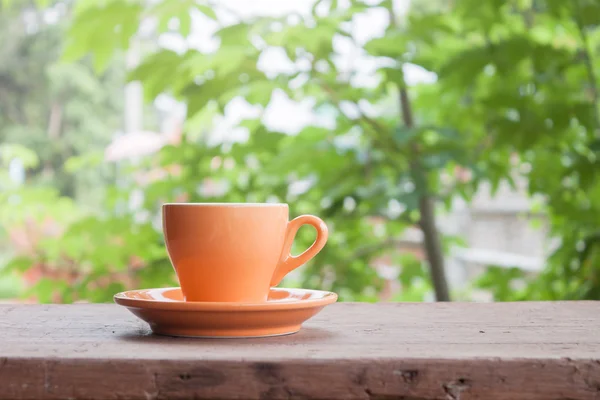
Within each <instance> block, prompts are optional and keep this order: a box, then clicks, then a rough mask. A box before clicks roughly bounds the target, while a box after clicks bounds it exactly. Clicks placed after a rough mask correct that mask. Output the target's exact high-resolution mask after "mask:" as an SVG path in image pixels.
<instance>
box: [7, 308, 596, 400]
mask: <svg viewBox="0 0 600 400" xmlns="http://www.w3.org/2000/svg"><path fill="white" fill-rule="evenodd" d="M0 398H10V399H25V398H28V399H57V398H85V399H93V398H94V399H144V400H147V399H192V398H194V399H196V398H197V399H208V398H211V399H234V398H235V399H241V398H248V399H313V398H319V399H321V398H323V399H325V398H330V399H370V400H375V399H406V400H408V399H410V400H416V399H427V400H432V399H440V400H441V399H444V400H468V399H489V400H493V399H507V400H511V399H544V400H551V399H554V400H558V399H563V400H564V399H600V302H572V303H513V304H510V303H496V304H458V303H453V304H354V303H346V304H335V305H333V306H330V307H327V308H326V309H325V310H324V311H323V312H322V313H321V314H319V315H317V316H316V317H315V318H314V319H312V320H310V321H309V322H308V323H306V325H305V327H304V328H303V330H302V331H301V332H300V333H298V334H295V335H291V336H286V337H277V338H265V339H246V340H243V339H221V340H218V339H210V340H209V339H181V338H170V337H160V336H155V335H152V334H151V333H150V332H149V330H148V328H147V326H146V325H145V324H144V323H142V322H140V321H138V320H137V319H136V318H135V317H134V316H133V315H131V314H130V313H129V312H128V311H127V310H125V309H122V308H120V307H118V306H116V305H112V304H110V305H109V304H99V305H48V306H44V305H18V306H9V305H3V306H0Z"/></svg>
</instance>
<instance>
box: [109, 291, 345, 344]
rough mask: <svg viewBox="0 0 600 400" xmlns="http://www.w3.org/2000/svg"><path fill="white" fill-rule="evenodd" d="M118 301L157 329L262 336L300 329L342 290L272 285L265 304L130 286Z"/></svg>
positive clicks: (178, 333)
mask: <svg viewBox="0 0 600 400" xmlns="http://www.w3.org/2000/svg"><path fill="white" fill-rule="evenodd" d="M114 299H115V302H116V303H117V304H119V305H122V306H125V307H127V308H128V309H129V311H131V312H132V313H133V314H135V316H137V317H139V318H140V319H142V320H144V321H146V322H147V323H148V324H150V328H151V329H152V331H153V332H154V333H157V334H161V335H169V336H193V337H260V336H279V335H287V334H291V333H296V332H298V331H299V330H300V325H301V324H302V323H303V322H304V321H306V320H307V319H309V318H310V317H312V316H313V315H315V314H317V313H318V312H319V311H321V310H322V309H323V307H325V306H326V305H329V304H331V303H335V301H336V300H337V294H335V293H332V292H325V291H321V290H308V289H283V288H272V289H271V291H270V293H269V298H268V300H267V301H266V302H264V303H220V302H186V301H183V295H182V294H181V289H180V288H162V289H144V290H130V291H127V292H122V293H117V294H116V295H115V296H114Z"/></svg>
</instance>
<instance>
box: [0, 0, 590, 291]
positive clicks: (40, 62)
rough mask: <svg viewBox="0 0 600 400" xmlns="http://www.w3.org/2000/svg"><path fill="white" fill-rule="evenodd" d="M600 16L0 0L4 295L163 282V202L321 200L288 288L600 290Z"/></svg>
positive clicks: (527, 7)
mask: <svg viewBox="0 0 600 400" xmlns="http://www.w3.org/2000/svg"><path fill="white" fill-rule="evenodd" d="M599 24H600V3H599V2H598V1H596V0H572V1H563V0H486V1H480V0H453V1H442V0H393V1H392V0H383V1H381V0H379V1H378V0H371V1H359V0H318V1H313V0H296V1H293V2H291V1H280V0H254V1H252V2H250V1H245V0H220V1H213V2H205V1H194V0H162V1H160V0H87V1H83V0H81V1H77V2H75V1H73V0H71V1H67V0H65V1H61V0H44V1H41V0H40V1H37V2H36V1H32V0H28V1H25V0H0V298H1V301H3V302H82V301H84V302H105V301H111V299H112V295H113V294H114V293H115V292H118V291H121V290H126V289H136V288H150V287H161V286H173V285H176V284H177V283H176V279H175V276H174V273H173V270H172V268H171V266H170V263H169V260H168V257H167V254H166V251H165V247H164V242H163V237H162V232H161V220H160V218H161V215H160V205H161V204H162V203H163V202H173V201H178V202H287V203H289V204H290V214H291V216H296V215H299V214H303V213H310V214H315V215H318V216H321V217H322V218H323V219H324V220H325V221H326V223H327V224H328V226H329V228H330V232H331V236H330V239H329V242H328V244H327V246H326V247H325V249H324V250H323V251H322V252H321V253H320V254H319V255H318V256H317V257H316V258H315V259H314V260H313V261H311V262H310V263H309V264H307V265H305V266H303V267H301V268H299V269H298V270H296V271H295V272H294V273H293V274H291V275H290V276H288V277H287V278H286V280H285V281H284V282H283V283H282V286H290V287H306V288H318V289H325V290H333V291H336V292H338V293H339V295H340V299H341V300H342V301H435V300H460V301H511V300H558V299H567V300H571V299H600V181H599V179H598V178H599V176H600V159H599V156H600V114H599V112H600V111H599V92H598V90H599V85H600V84H599V83H598V76H599V74H600V60H599V50H600V29H599ZM314 235H315V234H314V232H313V231H312V230H311V228H304V229H303V230H301V231H300V233H299V236H298V238H297V240H296V243H295V248H296V252H298V251H300V250H302V249H304V248H306V247H307V246H308V245H309V244H310V243H311V242H312V240H314Z"/></svg>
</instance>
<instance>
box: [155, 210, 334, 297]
mask: <svg viewBox="0 0 600 400" xmlns="http://www.w3.org/2000/svg"><path fill="white" fill-rule="evenodd" d="M288 213H289V211H288V206H287V204H268V203H264V204H263V203H258V204H251V203H239V204H231V203H225V204H215V203H181V204H165V205H163V231H164V236H165V242H166V245H167V251H168V253H169V257H170V259H171V263H172V264H173V267H174V268H175V272H176V273H177V277H178V278H179V283H180V285H181V291H182V293H183V296H184V298H185V300H186V301H217V302H263V301H266V300H267V296H268V293H269V288H270V287H271V286H274V285H276V284H278V283H279V281H281V279H282V278H283V277H284V276H285V275H286V274H287V273H288V272H289V271H291V270H292V269H294V268H296V267H298V266H299V265H301V264H303V263H305V262H306V261H308V260H309V259H310V258H312V257H314V255H316V254H317V253H318V252H319V251H320V250H321V249H322V248H323V246H324V245H325V242H326V240H327V227H326V226H325V224H324V223H323V221H321V220H320V219H319V218H317V217H314V216H310V215H305V216H300V217H298V218H296V219H294V220H293V221H291V222H290V221H289V218H288ZM304 224H310V225H313V226H314V227H315V228H316V229H317V239H316V240H315V243H313V245H312V246H311V247H310V248H309V249H308V250H306V251H305V252H304V253H302V254H301V255H300V256H297V257H293V256H291V255H290V254H289V252H290V249H291V245H292V242H293V240H294V236H295V235H296V232H297V231H298V229H299V228H300V226H301V225H304Z"/></svg>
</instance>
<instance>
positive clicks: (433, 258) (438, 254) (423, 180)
mask: <svg viewBox="0 0 600 400" xmlns="http://www.w3.org/2000/svg"><path fill="white" fill-rule="evenodd" d="M388 12H389V18H390V26H395V25H396V16H395V14H394V9H393V5H390V6H389V8H388ZM396 89H397V90H398V95H399V106H400V110H399V111H400V115H401V117H402V121H403V122H404V125H405V126H406V127H407V128H409V129H412V128H414V125H415V122H414V118H413V112H412V107H411V103H410V99H409V97H408V91H407V89H406V84H405V83H404V82H402V83H398V84H397V85H396ZM411 150H412V152H411V153H412V154H411V162H410V164H411V170H412V172H413V176H414V180H415V187H416V189H417V191H418V193H419V211H420V214H421V218H420V222H419V225H420V226H421V230H422V231H423V241H424V245H425V253H426V254H427V261H428V262H429V271H430V274H431V280H432V282H433V287H434V290H435V297H436V300H437V301H450V293H449V290H448V283H447V280H446V273H445V266H444V253H443V249H442V244H441V240H440V234H439V232H438V230H437V226H436V217H435V200H434V198H433V197H432V196H431V195H430V194H429V185H428V183H427V176H426V173H425V171H424V169H423V166H422V165H421V163H420V160H419V157H420V154H419V148H418V146H417V145H416V144H415V143H412V144H411Z"/></svg>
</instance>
